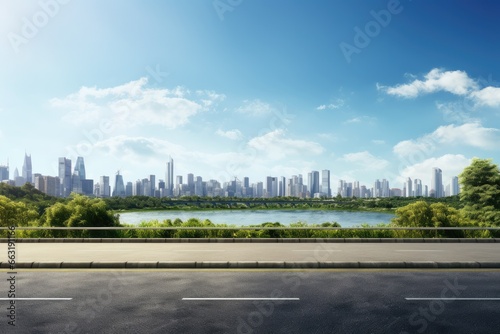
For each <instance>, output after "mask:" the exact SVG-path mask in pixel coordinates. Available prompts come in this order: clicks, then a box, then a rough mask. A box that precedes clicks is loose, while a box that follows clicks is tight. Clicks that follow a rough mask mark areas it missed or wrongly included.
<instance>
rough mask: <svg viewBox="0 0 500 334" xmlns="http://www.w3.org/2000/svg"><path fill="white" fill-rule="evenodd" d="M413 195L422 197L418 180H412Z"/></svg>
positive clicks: (420, 184) (420, 183)
mask: <svg viewBox="0 0 500 334" xmlns="http://www.w3.org/2000/svg"><path fill="white" fill-rule="evenodd" d="M413 195H414V196H415V197H418V196H422V195H423V192H422V181H421V180H420V179H414V180H413Z"/></svg>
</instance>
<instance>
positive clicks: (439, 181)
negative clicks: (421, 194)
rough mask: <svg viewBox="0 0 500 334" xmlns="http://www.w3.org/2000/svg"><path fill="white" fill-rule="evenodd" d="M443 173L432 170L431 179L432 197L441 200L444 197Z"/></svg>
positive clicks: (435, 169) (439, 170)
mask: <svg viewBox="0 0 500 334" xmlns="http://www.w3.org/2000/svg"><path fill="white" fill-rule="evenodd" d="M443 195H444V194H443V172H442V171H441V169H439V168H437V167H434V168H432V177H431V190H430V193H429V196H430V197H435V198H440V197H443Z"/></svg>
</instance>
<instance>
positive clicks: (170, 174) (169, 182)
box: [165, 156, 174, 196]
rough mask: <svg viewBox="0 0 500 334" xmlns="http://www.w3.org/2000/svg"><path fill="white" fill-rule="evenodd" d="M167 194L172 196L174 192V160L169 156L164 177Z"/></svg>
mask: <svg viewBox="0 0 500 334" xmlns="http://www.w3.org/2000/svg"><path fill="white" fill-rule="evenodd" d="M165 184H166V189H167V195H168V196H172V195H173V193H174V160H173V159H172V157H170V156H169V160H168V162H167V173H166V177H165Z"/></svg>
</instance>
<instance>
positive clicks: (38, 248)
mask: <svg viewBox="0 0 500 334" xmlns="http://www.w3.org/2000/svg"><path fill="white" fill-rule="evenodd" d="M165 240H168V241H167V242H166V241H165ZM264 240H265V241H264ZM82 241H83V242H82ZM90 241H92V242H90ZM153 241H154V242H153ZM325 241H326V242H325ZM2 247H5V248H4V251H3V252H4V254H5V255H1V256H0V261H1V263H0V268H9V263H8V262H7V261H6V260H7V244H6V243H5V242H4V241H3V240H0V254H2V250H1V249H2ZM15 251H16V257H15V260H16V268H262V269H269V268H476V269H477V268H500V240H499V239H477V240H475V239H454V240H450V239H417V240H415V239H391V240H381V239H378V240H371V239H345V240H344V239H338V240H331V239H327V240H322V239H318V240H315V239H312V240H311V239H296V240H287V239H274V240H269V239H252V240H250V239H244V240H239V241H234V240H233V241H230V240H223V241H222V240H214V239H212V240H207V239H203V240H199V239H191V240H189V239H183V240H182V242H171V240H169V239H160V240H153V239H143V240H137V239H136V240H134V242H131V240H130V239H123V240H120V239H116V240H112V242H110V240H106V239H104V240H79V241H76V240H73V239H66V240H58V242H54V240H50V241H48V240H44V241H42V242H40V241H39V240H38V241H37V240H16V244H15Z"/></svg>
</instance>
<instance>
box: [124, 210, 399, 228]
mask: <svg viewBox="0 0 500 334" xmlns="http://www.w3.org/2000/svg"><path fill="white" fill-rule="evenodd" d="M393 217H394V214H392V213H382V212H370V211H333V210H207V211H184V210H162V211H138V212H124V213H120V223H122V224H134V225H137V224H139V223H140V222H142V221H151V220H158V221H163V220H165V219H171V220H172V221H173V220H174V219H176V218H180V219H181V220H182V221H186V220H188V219H189V218H198V219H200V220H205V219H209V220H210V221H211V222H212V223H214V224H234V225H237V226H242V225H256V224H261V223H266V222H273V223H274V222H279V223H281V224H285V225H288V224H290V223H297V222H304V223H309V224H321V223H325V222H337V223H339V224H340V225H341V226H342V227H353V226H356V225H361V224H369V225H376V224H380V223H390V222H391V219H392V218H393Z"/></svg>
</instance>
